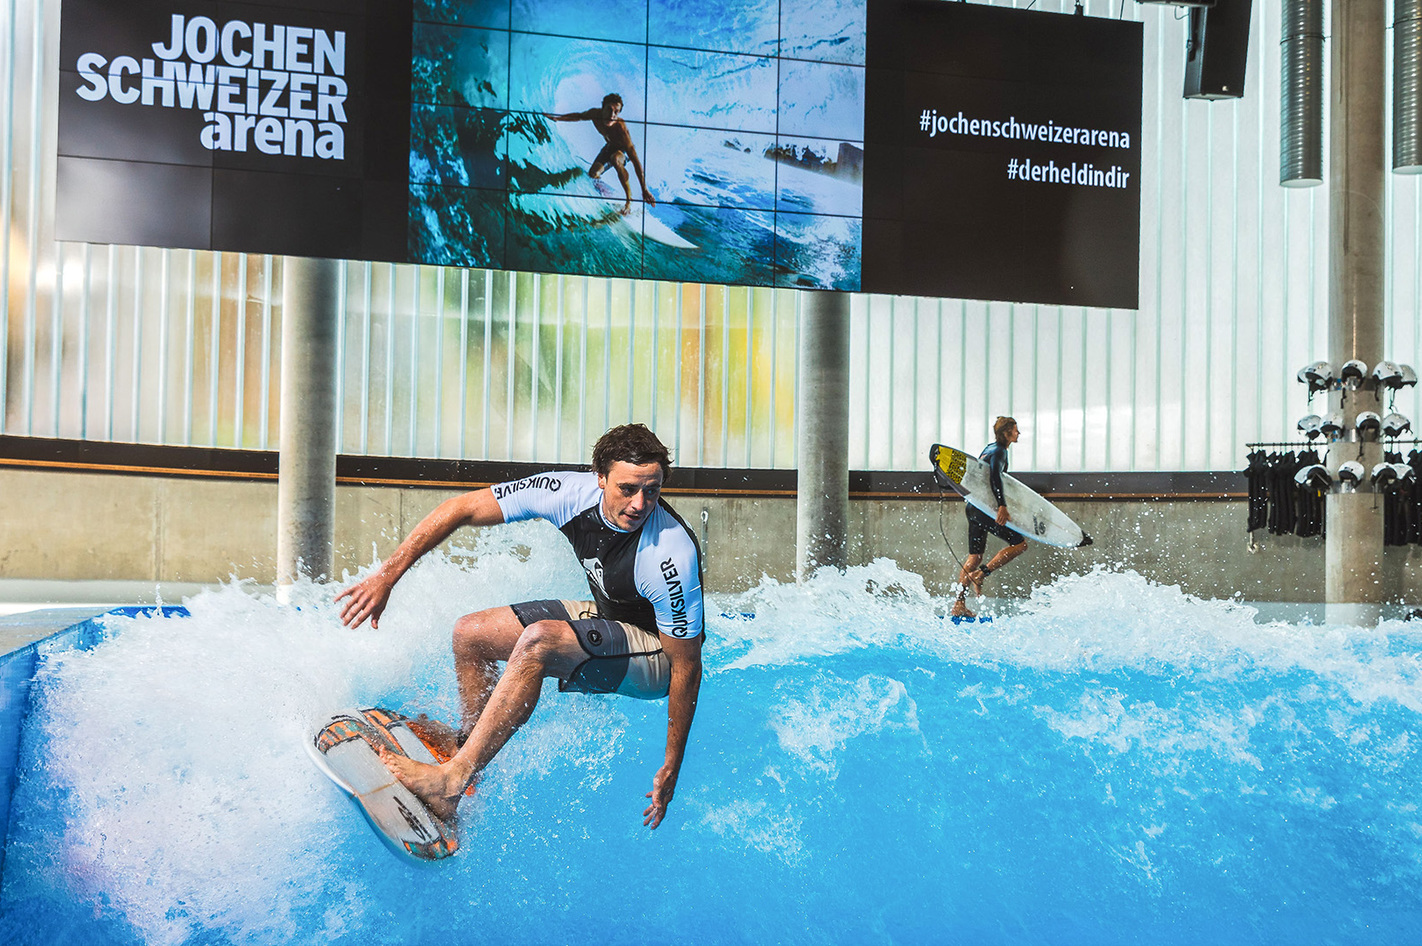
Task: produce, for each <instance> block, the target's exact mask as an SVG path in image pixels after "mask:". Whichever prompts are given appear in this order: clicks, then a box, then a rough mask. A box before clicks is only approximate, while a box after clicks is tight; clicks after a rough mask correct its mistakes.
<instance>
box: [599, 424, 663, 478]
mask: <svg viewBox="0 0 1422 946" xmlns="http://www.w3.org/2000/svg"><path fill="white" fill-rule="evenodd" d="M618 462H621V463H630V464H632V465H633V466H642V465H643V464H646V463H656V464H657V465H659V466H660V467H661V468H662V479H663V480H665V479H667V477H669V476H671V456H670V455H669V454H668V453H667V448H666V446H665V445H663V444H662V442H661V441H660V440H658V439H657V435H656V434H654V433H652V432H651V431H650V430H648V429H647V428H646V426H645V425H643V424H623V425H622V426H621V427H614V428H612V429H611V430H609V431H608V432H607V433H605V434H603V435H602V436H601V437H599V438H597V443H596V444H594V445H593V452H592V465H593V472H594V473H598V474H601V475H602V476H606V475H607V474H608V472H609V471H610V470H611V469H612V464H614V463H618Z"/></svg>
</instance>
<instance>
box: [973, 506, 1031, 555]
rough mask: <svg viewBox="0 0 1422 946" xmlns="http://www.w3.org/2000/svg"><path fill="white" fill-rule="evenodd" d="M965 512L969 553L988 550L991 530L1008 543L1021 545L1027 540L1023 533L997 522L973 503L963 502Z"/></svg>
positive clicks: (980, 552)
mask: <svg viewBox="0 0 1422 946" xmlns="http://www.w3.org/2000/svg"><path fill="white" fill-rule="evenodd" d="M963 513H964V515H966V516H967V517H968V554H969V555H981V554H983V552H985V551H986V550H987V537H988V533H989V532H991V533H992V534H993V535H995V536H997V537H998V538H999V539H1001V540H1002V541H1004V542H1006V543H1007V544H1008V545H1021V544H1022V543H1023V542H1026V541H1027V540H1026V539H1025V538H1023V536H1022V533H1020V532H1018V531H1016V530H1015V529H1010V528H1008V527H1007V526H1000V525H998V524H997V519H995V518H994V517H992V516H989V515H988V514H987V513H985V512H983V511H982V510H981V509H979V508H978V507H977V506H974V505H972V504H971V503H964V504H963Z"/></svg>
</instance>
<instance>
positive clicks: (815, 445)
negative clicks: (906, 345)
mask: <svg viewBox="0 0 1422 946" xmlns="http://www.w3.org/2000/svg"><path fill="white" fill-rule="evenodd" d="M801 299H802V300H803V302H804V306H803V308H802V310H801V318H800V390H799V392H798V397H797V398H796V408H795V415H796V423H797V425H798V433H797V436H796V452H797V455H798V457H799V470H798V472H799V475H798V478H797V481H796V483H797V495H798V500H797V502H796V507H795V512H796V519H795V525H796V528H795V578H796V580H797V581H799V580H803V579H805V578H808V577H809V576H810V574H811V573H812V572H814V571H815V569H817V568H819V567H821V566H832V567H834V568H839V569H843V568H844V567H845V566H846V565H847V564H849V552H848V547H849V295H848V293H843V292H803V293H801Z"/></svg>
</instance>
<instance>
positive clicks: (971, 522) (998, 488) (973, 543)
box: [963, 441, 1027, 555]
mask: <svg viewBox="0 0 1422 946" xmlns="http://www.w3.org/2000/svg"><path fill="white" fill-rule="evenodd" d="M978 459H979V460H982V461H983V462H984V463H986V464H987V465H988V483H989V484H990V485H991V486H992V495H993V498H994V499H996V500H997V505H998V507H999V508H1000V507H1002V506H1006V505H1007V497H1006V496H1005V495H1004V494H1003V492H1002V474H1004V473H1006V472H1007V447H1006V446H1004V445H1002V444H999V443H997V442H996V441H994V442H993V443H990V444H988V445H987V446H986V447H984V448H983V452H982V453H980V454H978ZM963 512H964V514H965V515H966V516H967V517H968V554H969V555H981V554H983V552H984V551H986V550H987V537H988V533H992V534H993V535H995V536H997V537H998V538H999V539H1001V540H1002V541H1004V542H1006V543H1007V544H1008V545H1021V544H1022V543H1023V542H1026V541H1027V540H1026V539H1024V538H1023V537H1022V536H1021V535H1020V534H1019V533H1017V532H1015V531H1013V530H1012V529H1009V528H1008V527H1007V526H1000V525H998V524H997V517H996V516H989V515H988V514H987V513H985V512H983V511H982V510H981V509H979V508H978V507H977V506H974V505H972V504H971V503H964V504H963Z"/></svg>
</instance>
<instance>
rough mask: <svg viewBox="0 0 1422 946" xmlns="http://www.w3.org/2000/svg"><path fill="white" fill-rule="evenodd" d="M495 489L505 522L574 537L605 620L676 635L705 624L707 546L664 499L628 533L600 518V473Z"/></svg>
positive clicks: (691, 633)
mask: <svg viewBox="0 0 1422 946" xmlns="http://www.w3.org/2000/svg"><path fill="white" fill-rule="evenodd" d="M493 489H494V499H495V500H496V501H497V502H498V504H499V509H501V510H503V514H504V521H505V522H519V521H521V520H524V519H546V520H548V521H549V522H551V523H553V524H554V525H555V526H557V527H558V530H559V531H560V532H562V533H563V535H565V536H567V537H568V541H569V542H571V543H572V544H573V552H574V553H575V554H576V555H577V556H578V561H579V562H580V563H581V564H582V566H583V570H584V571H586V572H587V574H588V587H590V588H591V589H592V594H593V600H594V601H596V602H597V608H598V616H599V617H602V618H606V619H608V620H612V621H625V622H627V623H628V624H635V625H637V626H638V627H640V628H642V629H644V630H652V629H654V628H655V629H656V630H657V631H659V632H661V633H663V634H667V635H670V636H672V637H682V638H686V637H695V636H697V635H698V634H700V633H702V631H703V630H704V629H705V626H704V614H703V605H702V600H701V549H700V548H699V547H698V546H697V544H696V537H695V536H694V535H692V532H691V529H690V528H688V527H687V525H686V523H685V522H683V521H682V520H681V517H680V516H678V515H677V514H676V513H675V512H673V511H672V508H671V507H670V506H668V505H667V503H666V501H665V500H662V499H659V500H658V501H657V507H656V508H655V509H653V510H652V512H651V514H650V515H649V516H648V517H647V519H646V521H645V522H643V523H642V525H641V526H640V527H639V528H637V529H635V530H634V531H632V532H623V531H622V530H620V529H615V528H613V527H612V526H610V525H608V524H607V521H606V520H605V519H603V517H602V490H601V489H599V488H598V485H597V474H596V473H577V472H555V473H539V474H537V475H536V476H529V477H525V478H524V479H521V480H513V481H511V482H508V483H500V484H498V485H497V486H495V487H494V488H493Z"/></svg>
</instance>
